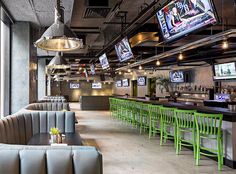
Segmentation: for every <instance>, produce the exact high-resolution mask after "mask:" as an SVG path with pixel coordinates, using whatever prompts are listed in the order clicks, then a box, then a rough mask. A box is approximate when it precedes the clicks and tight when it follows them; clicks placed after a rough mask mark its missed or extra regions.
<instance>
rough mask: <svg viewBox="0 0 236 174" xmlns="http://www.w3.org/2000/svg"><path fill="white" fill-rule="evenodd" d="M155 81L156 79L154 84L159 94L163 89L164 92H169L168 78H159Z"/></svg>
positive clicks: (169, 83)
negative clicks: (157, 87)
mask: <svg viewBox="0 0 236 174" xmlns="http://www.w3.org/2000/svg"><path fill="white" fill-rule="evenodd" d="M156 79H157V82H156V84H157V86H159V89H160V91H161V93H163V90H164V89H165V90H166V92H170V89H171V82H170V79H169V78H168V77H164V76H159V77H157V78H156Z"/></svg>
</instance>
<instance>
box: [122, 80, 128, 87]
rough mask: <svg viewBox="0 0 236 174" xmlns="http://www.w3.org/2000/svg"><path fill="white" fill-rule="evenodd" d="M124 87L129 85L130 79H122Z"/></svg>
mask: <svg viewBox="0 0 236 174" xmlns="http://www.w3.org/2000/svg"><path fill="white" fill-rule="evenodd" d="M122 84H123V87H129V79H123V80H122Z"/></svg>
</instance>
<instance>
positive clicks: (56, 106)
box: [23, 102, 70, 111]
mask: <svg viewBox="0 0 236 174" xmlns="http://www.w3.org/2000/svg"><path fill="white" fill-rule="evenodd" d="M24 109H25V110H30V111H62V110H67V111H69V110H70V106H69V103H65V102H54V103H49V102H47V103H31V104H29V105H27V106H26V107H25V108H24ZM24 109H23V110H24Z"/></svg>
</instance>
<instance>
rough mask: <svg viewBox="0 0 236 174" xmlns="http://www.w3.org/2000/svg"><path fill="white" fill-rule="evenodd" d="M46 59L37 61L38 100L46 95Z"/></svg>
mask: <svg viewBox="0 0 236 174" xmlns="http://www.w3.org/2000/svg"><path fill="white" fill-rule="evenodd" d="M45 67H46V59H38V100H40V99H41V98H43V97H44V96H45V95H46V73H45Z"/></svg>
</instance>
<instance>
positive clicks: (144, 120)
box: [139, 103, 149, 134]
mask: <svg viewBox="0 0 236 174" xmlns="http://www.w3.org/2000/svg"><path fill="white" fill-rule="evenodd" d="M148 106H149V104H145V103H141V104H140V127H139V130H140V134H142V132H146V130H148V129H149V110H148Z"/></svg>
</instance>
